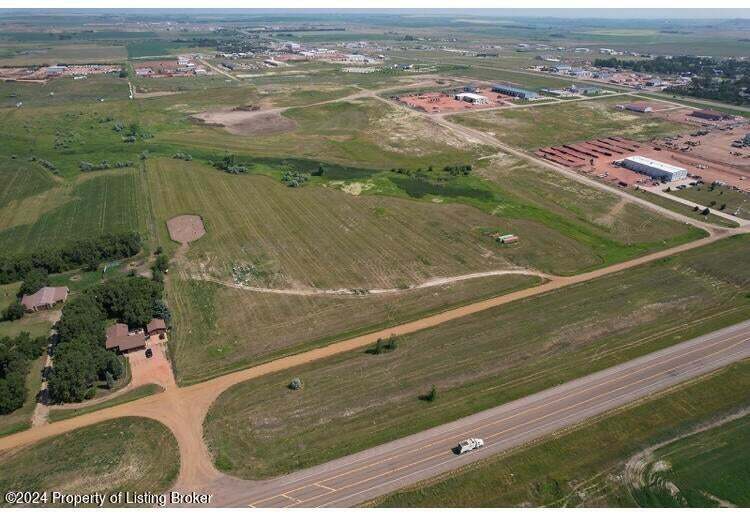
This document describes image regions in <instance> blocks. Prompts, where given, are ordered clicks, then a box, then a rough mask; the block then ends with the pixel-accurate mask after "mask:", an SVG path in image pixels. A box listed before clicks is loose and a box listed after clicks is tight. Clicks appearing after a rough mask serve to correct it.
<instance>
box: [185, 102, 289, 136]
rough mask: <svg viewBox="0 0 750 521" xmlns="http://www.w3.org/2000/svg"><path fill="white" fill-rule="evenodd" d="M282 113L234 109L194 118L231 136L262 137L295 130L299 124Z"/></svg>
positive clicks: (198, 115)
mask: <svg viewBox="0 0 750 521" xmlns="http://www.w3.org/2000/svg"><path fill="white" fill-rule="evenodd" d="M280 111H281V109H270V110H248V109H245V108H239V109H238V108H234V109H229V110H219V111H212V112H203V113H201V114H196V115H195V116H194V117H195V118H196V119H198V120H199V121H201V122H202V123H204V124H206V125H211V126H221V127H224V128H225V129H226V130H227V132H229V133H230V134H236V135H238V136H260V135H266V134H277V133H280V132H288V131H290V130H294V129H295V128H296V127H297V123H295V122H294V120H291V119H289V118H285V117H284V116H282V115H281V114H280Z"/></svg>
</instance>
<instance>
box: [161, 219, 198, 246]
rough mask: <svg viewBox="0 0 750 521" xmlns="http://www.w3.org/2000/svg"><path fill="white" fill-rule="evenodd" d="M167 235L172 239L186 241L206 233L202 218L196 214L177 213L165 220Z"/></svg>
mask: <svg viewBox="0 0 750 521" xmlns="http://www.w3.org/2000/svg"><path fill="white" fill-rule="evenodd" d="M167 228H168V229H169V236H170V237H171V238H172V240H173V241H176V242H179V243H183V244H184V243H188V242H192V241H195V240H198V239H200V238H201V237H203V236H204V235H205V234H206V229H205V228H204V227H203V219H201V217H200V216H198V215H178V216H177V217H173V218H172V219H170V220H169V221H167Z"/></svg>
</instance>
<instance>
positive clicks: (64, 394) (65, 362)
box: [49, 276, 164, 402]
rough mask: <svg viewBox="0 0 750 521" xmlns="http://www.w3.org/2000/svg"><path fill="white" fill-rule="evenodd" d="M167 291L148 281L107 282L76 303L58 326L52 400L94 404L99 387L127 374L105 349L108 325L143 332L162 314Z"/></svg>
mask: <svg viewBox="0 0 750 521" xmlns="http://www.w3.org/2000/svg"><path fill="white" fill-rule="evenodd" d="M162 293H163V286H162V285H161V284H159V283H158V282H154V281H151V280H149V279H146V278H143V277H136V276H133V277H123V278H118V279H112V280H108V281H106V282H105V283H104V284H101V285H98V286H95V287H93V288H90V289H88V290H86V291H85V292H84V293H82V294H81V295H79V296H78V297H76V298H75V299H71V300H70V301H69V302H68V303H67V304H66V305H65V307H64V308H63V313H62V317H61V319H60V322H58V325H57V331H58V334H59V341H60V343H59V345H58V346H57V347H56V348H55V350H54V353H53V359H54V365H53V369H52V371H51V373H50V377H49V393H50V398H51V399H52V400H53V401H56V402H79V401H81V400H85V399H88V398H92V397H93V396H94V393H95V392H96V388H95V384H96V383H97V382H99V381H104V382H107V385H108V386H111V385H112V382H114V380H117V379H118V378H120V377H121V376H122V374H123V366H122V362H121V360H120V358H119V357H118V356H117V355H116V354H115V353H113V352H112V351H108V350H107V349H106V347H105V329H106V325H107V321H108V320H112V319H115V320H117V321H120V322H124V323H126V324H128V327H130V328H131V329H133V328H142V327H145V326H146V324H147V323H148V322H149V321H150V320H151V318H153V317H154V316H157V315H156V313H157V312H162V313H163V307H164V301H163V300H162Z"/></svg>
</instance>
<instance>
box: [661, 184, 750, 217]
mask: <svg viewBox="0 0 750 521" xmlns="http://www.w3.org/2000/svg"><path fill="white" fill-rule="evenodd" d="M672 195H676V196H677V197H681V198H682V199H687V200H688V201H693V202H695V203H698V204H701V205H703V206H708V207H709V208H711V209H713V210H719V211H722V212H724V213H728V214H730V215H737V217H741V218H743V219H750V194H748V193H747V192H740V191H737V190H731V189H729V187H726V186H711V185H699V186H692V187H690V188H685V189H683V190H679V191H677V192H674V193H673V194H672ZM722 207H723V209H722Z"/></svg>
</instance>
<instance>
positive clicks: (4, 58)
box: [0, 43, 125, 67]
mask: <svg viewBox="0 0 750 521" xmlns="http://www.w3.org/2000/svg"><path fill="white" fill-rule="evenodd" d="M124 59H125V49H124V48H123V47H122V46H119V45H106V44H101V45H96V44H91V43H75V44H68V45H65V44H62V45H61V44H59V43H58V44H54V45H43V44H31V45H18V44H10V45H2V46H0V66H4V67H6V66H24V65H54V64H56V63H84V64H87V63H120V62H122V61H123V60H124Z"/></svg>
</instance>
